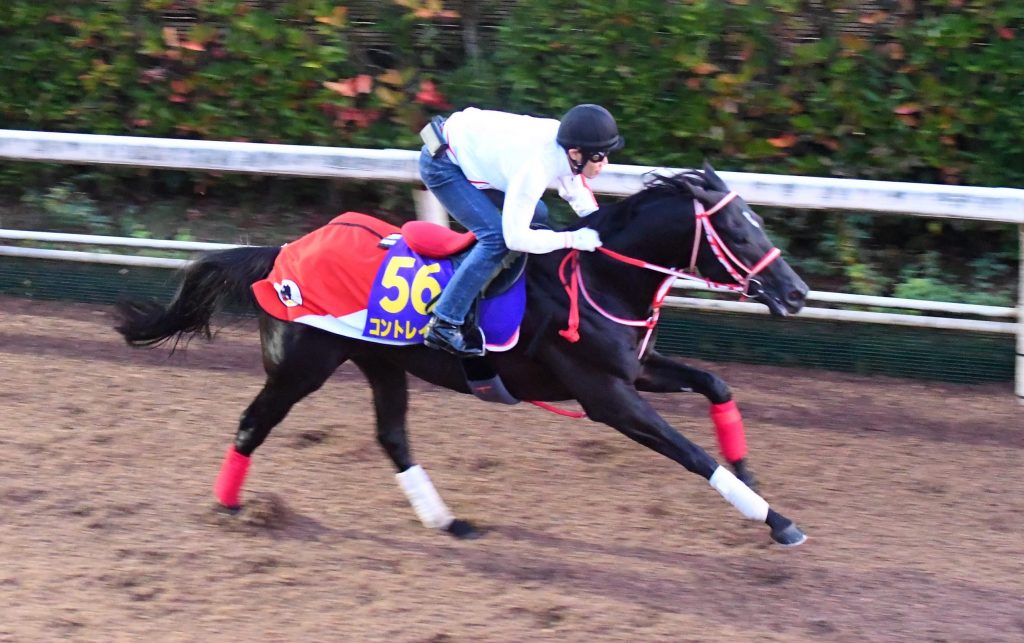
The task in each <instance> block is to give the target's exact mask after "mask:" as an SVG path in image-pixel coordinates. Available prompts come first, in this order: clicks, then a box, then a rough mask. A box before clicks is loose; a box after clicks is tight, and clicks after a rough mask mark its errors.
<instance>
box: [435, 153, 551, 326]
mask: <svg viewBox="0 0 1024 643" xmlns="http://www.w3.org/2000/svg"><path fill="white" fill-rule="evenodd" d="M420 178H422V179H423V183H424V184H425V185H426V186H427V189H429V190H430V191H431V192H433V193H434V196H436V197H437V200H438V201H440V202H441V205H443V206H444V208H445V210H447V211H448V213H449V214H451V215H452V217H454V218H455V220H456V221H458V222H459V223H461V224H462V225H463V227H465V228H466V229H467V230H469V231H471V232H472V233H473V234H475V235H476V239H477V242H476V245H474V246H473V249H472V250H470V252H469V255H467V256H466V258H465V259H464V260H463V262H462V264H461V265H460V266H459V269H458V270H457V271H456V272H455V274H454V275H453V276H452V279H451V281H449V282H448V285H447V286H445V288H444V292H442V293H441V297H440V298H439V299H438V300H437V305H436V306H435V307H434V315H435V316H436V317H437V318H438V319H441V320H444V321H446V322H448V323H451V324H462V323H463V322H464V321H465V320H466V314H467V313H468V312H469V308H470V306H472V305H473V300H474V299H476V296H477V295H478V294H480V291H481V290H483V288H484V286H486V285H487V282H488V281H490V279H491V277H493V276H494V274H495V273H496V272H497V271H498V268H499V267H500V266H501V260H502V259H504V258H505V255H507V254H508V253H509V250H508V247H507V246H506V245H505V236H504V234H503V233H502V231H501V207H502V204H503V203H504V201H505V193H504V192H500V191H498V190H479V189H477V188H475V187H473V184H472V183H470V182H469V179H467V178H466V175H465V174H463V173H462V169H461V168H460V167H459V166H458V165H456V164H455V163H452V162H451V160H449V159H448V155H447V154H442V155H441V156H440V157H439V158H432V157H431V156H430V154H429V153H428V152H427V150H426V148H424V149H423V151H422V152H421V153H420ZM547 219H548V209H547V206H546V205H544V203H543V202H542V201H538V202H537V208H536V209H535V210H534V213H533V222H534V223H535V224H543V225H547Z"/></svg>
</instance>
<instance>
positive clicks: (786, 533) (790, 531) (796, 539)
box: [772, 522, 807, 547]
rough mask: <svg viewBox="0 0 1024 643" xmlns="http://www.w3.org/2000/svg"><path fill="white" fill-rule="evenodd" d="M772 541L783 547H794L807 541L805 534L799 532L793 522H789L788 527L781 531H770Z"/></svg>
mask: <svg viewBox="0 0 1024 643" xmlns="http://www.w3.org/2000/svg"><path fill="white" fill-rule="evenodd" d="M772 540H774V541H775V542H777V543H779V544H780V545H782V546H783V547H796V546H797V545H802V544H804V543H805V542H806V541H807V534H805V533H804V532H802V531H800V528H799V527H797V526H796V523H795V522H790V523H789V525H787V526H786V527H783V528H782V529H774V530H772Z"/></svg>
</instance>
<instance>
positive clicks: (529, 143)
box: [444, 107, 598, 254]
mask: <svg viewBox="0 0 1024 643" xmlns="http://www.w3.org/2000/svg"><path fill="white" fill-rule="evenodd" d="M557 133H558V121H557V120H555V119H552V118H534V117H532V116H522V115H519V114H509V113H507V112H498V111H492V110H483V109H477V108H475V107H470V108H467V109H464V110H462V111H461V112H456V113H454V114H452V115H451V116H450V117H449V118H448V120H447V121H445V126H444V134H445V138H446V139H447V141H448V158H449V159H451V160H452V162H454V163H456V164H457V165H458V166H459V167H460V168H461V169H462V172H463V173H464V174H465V175H466V178H468V179H469V181H470V183H472V184H473V185H475V186H476V187H477V188H479V189H481V190H486V189H495V190H500V191H502V192H504V193H505V205H504V207H503V209H502V227H501V229H502V234H503V235H504V237H505V245H506V246H508V248H509V249H510V250H516V251H519V252H530V253H535V254H541V253H545V252H551V251H552V250H558V249H561V248H568V247H569V245H570V243H571V233H570V232H555V231H553V230H531V229H530V221H531V220H532V219H533V211H534V208H535V207H536V205H537V201H539V200H540V198H541V197H542V196H543V195H544V190H545V189H547V187H548V186H549V185H551V184H552V183H554V184H555V185H556V186H557V188H558V195H559V196H560V197H562V198H563V199H565V200H566V201H567V202H568V203H569V205H570V206H572V209H573V210H574V211H575V212H576V214H577V215H579V216H581V217H585V216H587V215H588V214H590V213H591V212H593V211H595V210H597V208H598V205H597V199H595V198H594V193H593V192H592V191H591V190H590V188H589V187H588V186H587V183H586V179H584V178H583V176H582V175H579V174H573V172H572V167H571V166H570V165H569V159H568V157H567V156H566V151H565V149H564V148H562V146H561V145H559V144H558V143H557V142H556V141H555V136H556V135H557Z"/></svg>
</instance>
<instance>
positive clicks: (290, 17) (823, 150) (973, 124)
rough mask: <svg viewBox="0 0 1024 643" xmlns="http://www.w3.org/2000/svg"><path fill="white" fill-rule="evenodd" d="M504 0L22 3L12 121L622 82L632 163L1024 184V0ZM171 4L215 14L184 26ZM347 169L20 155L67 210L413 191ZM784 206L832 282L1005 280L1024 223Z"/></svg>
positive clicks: (117, 121) (238, 130)
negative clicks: (71, 160) (282, 173)
mask: <svg viewBox="0 0 1024 643" xmlns="http://www.w3.org/2000/svg"><path fill="white" fill-rule="evenodd" d="M495 4H496V3H494V2H484V3H474V2H472V1H470V0H450V1H448V2H442V1H441V0H381V1H380V2H375V3H367V2H360V3H357V2H347V3H346V2H342V1H341V0H261V1H246V2H239V1H237V0H105V1H102V2H100V1H96V2H83V1H74V2H68V1H66V0H8V1H7V2H4V3H3V4H2V6H0V37H2V38H3V40H4V43H5V55H4V56H3V57H2V58H0V87H3V88H4V91H3V92H0V127H6V128H14V129H35V130H51V131H81V132H92V133H110V134H130V135H141V136H169V137H179V138H182V137H183V138H204V139H219V140H250V141H264V142H281V143H295V144H316V145H339V146H354V147H400V148H415V147H416V146H417V145H418V139H417V136H416V132H417V131H418V129H419V127H420V126H421V125H422V124H423V123H424V122H425V121H426V120H427V119H428V118H429V116H430V115H431V114H433V113H438V112H446V111H449V110H450V109H452V108H453V106H463V105H467V104H477V105H480V106H483V107H493V108H500V109H507V110H514V111H522V112H526V113H533V114H537V115H544V116H553V117H557V116H558V115H560V114H561V113H563V112H564V111H565V110H567V109H568V108H569V107H570V106H572V105H573V104H575V103H578V102H599V103H602V104H604V105H606V106H607V107H609V108H610V109H611V110H612V111H613V113H615V114H616V116H617V117H618V118H619V120H620V124H621V127H622V129H623V131H624V133H625V135H626V139H627V142H628V146H627V148H626V149H625V150H624V151H623V152H622V153H621V154H620V155H618V156H617V157H616V159H615V160H616V161H617V162H625V163H636V164H650V165H658V166H677V167H679V166H681V167H693V166H697V165H698V164H699V163H700V161H701V160H702V159H703V158H705V157H707V158H710V159H711V160H712V161H713V162H714V163H715V164H716V166H719V167H720V169H724V170H738V171H748V172H772V173H784V174H802V175H816V176H837V177H856V178H866V179H881V180H899V181H912V182H936V183H965V184H971V185H994V186H1019V185H1022V184H1024V152H1022V151H1021V149H1022V148H1021V143H1020V142H1021V141H1022V140H1024V119H1022V118H1020V115H1021V111H1020V110H1021V108H1020V105H1021V103H1022V99H1024V31H1022V30H1021V28H1020V25H1021V24H1024V4H1021V3H1019V2H1014V1H1011V0H917V1H914V2H911V1H910V0H885V1H880V2H872V3H864V2H858V1H855V0H819V1H815V2H809V1H804V0H674V1H671V2H665V1H664V0H608V1H606V2H600V3H598V2H591V3H580V2H575V1H570V0H519V1H518V2H516V3H514V10H513V11H512V12H511V14H510V15H508V16H507V17H505V18H503V19H502V20H501V21H500V24H498V25H497V29H496V30H493V32H487V34H489V35H487V37H486V38H482V37H481V34H483V33H484V32H483V31H480V29H479V25H480V16H481V14H482V12H484V11H486V10H487V8H488V7H493V6H494V5H495ZM501 4H502V6H508V5H509V4H510V3H508V2H505V3H501ZM869 6H870V7H871V8H865V7H869ZM482 7H483V8H482ZM878 7H881V9H878ZM360 12H361V13H360ZM172 13H173V14H175V15H188V16H190V17H191V18H192V20H191V21H190V22H189V23H188V24H189V25H190V26H188V27H187V28H185V27H183V28H174V27H172V26H171V25H170V24H169V23H168V22H167V19H166V16H167V15H168V14H172ZM357 13H359V15H358V16H356V14H357ZM382 43H383V44H382ZM104 176H105V177H107V178H102V177H104ZM110 177H113V178H110ZM327 183H328V182H317V183H316V186H317V187H314V186H313V185H312V184H310V183H300V182H295V183H291V184H289V188H290V189H289V190H282V189H281V185H282V184H281V183H279V182H273V181H268V180H267V179H265V178H261V177H244V176H233V177H219V176H212V175H209V174H202V175H201V174H191V173H181V172H177V173H171V172H162V173H157V172H151V171H136V170H119V171H117V172H105V173H101V172H95V171H94V170H86V171H85V173H84V175H83V172H82V170H81V169H77V168H75V169H72V168H66V167H53V166H43V165H35V166H33V168H32V169H31V170H25V169H23V168H21V167H13V166H11V165H8V164H4V165H3V166H0V188H3V189H6V190H7V191H8V192H13V193H15V194H18V195H21V194H23V193H24V192H25V191H26V190H28V191H32V193H33V194H34V195H35V196H32V197H30V198H29V199H28V201H30V202H31V203H30V205H32V204H35V206H38V207H40V208H42V209H43V211H46V212H49V215H48V216H50V217H51V218H52V217H56V216H57V215H56V214H55V213H56V212H57V211H64V212H65V215H61V216H66V217H70V218H72V219H75V220H76V221H78V224H79V225H81V224H83V222H84V223H85V224H87V225H94V226H96V227H97V230H98V229H100V228H102V227H103V225H104V224H103V222H102V221H99V220H96V219H93V220H92V223H89V221H90V219H89V216H88V215H87V214H83V213H85V212H87V210H88V205H87V202H85V201H82V200H80V197H78V196H76V194H77V193H78V192H81V193H82V194H87V195H90V196H89V198H94V199H99V198H107V197H111V196H112V197H116V198H120V199H138V198H139V194H140V193H148V194H158V195H163V197H168V196H172V197H181V196H186V197H188V198H199V197H201V196H203V195H210V196H216V197H217V198H219V199H221V200H223V201H229V200H230V199H231V198H233V197H234V195H236V194H237V195H238V198H239V199H241V200H242V202H243V203H246V202H248V203H261V202H264V201H267V200H271V199H274V200H276V199H284V200H289V199H296V200H297V201H300V202H301V201H309V200H310V199H312V200H315V199H317V198H327V197H323V196H322V195H320V196H318V195H317V194H316V192H317V190H319V191H321V192H330V194H332V195H333V196H332V197H330V198H329V199H328V200H330V201H332V202H333V201H338V200H339V199H338V198H334V197H336V196H337V195H338V194H341V195H342V197H341V198H340V200H342V201H348V202H351V201H353V200H356V201H359V202H360V203H371V204H375V205H377V207H378V208H379V209H384V210H391V211H392V212H400V211H403V210H404V211H410V210H411V205H410V201H409V199H408V197H407V195H405V196H401V195H399V194H398V193H397V192H396V191H395V188H394V187H393V186H391V187H388V186H381V185H371V186H363V185H357V186H352V185H345V186H337V185H329V190H324V189H323V186H324V185H325V184H327ZM69 185H74V186H76V187H75V189H74V190H71V192H70V193H67V194H65V193H63V192H61V190H65V189H66V188H67V186H69ZM190 193H191V194H190ZM40 195H41V196H40ZM246 200H248V201H246ZM35 206H34V207H35ZM44 206H45V207H44ZM76 208H77V210H76ZM74 212H78V214H73V213H74ZM76 217H77V219H76ZM769 219H770V221H769V225H770V227H771V229H772V230H773V233H774V234H775V236H776V238H777V240H778V242H779V244H780V245H781V246H783V247H784V248H785V249H786V251H787V255H788V256H792V257H794V259H795V261H794V263H796V264H797V266H798V267H800V268H801V269H803V270H805V271H808V272H810V274H811V275H812V277H813V280H814V281H815V283H822V282H824V283H833V282H834V283H835V285H836V286H837V287H846V288H851V289H853V290H854V291H856V292H864V293H872V294H885V293H891V292H894V291H899V292H917V291H918V290H920V289H921V288H930V287H932V286H931V285H934V284H943V283H950V284H952V283H959V284H970V287H972V288H974V287H977V288H980V289H982V290H984V291H986V292H992V293H997V292H998V291H999V290H1000V289H1003V290H1006V289H1007V287H1008V284H1010V283H1012V280H1013V279H1014V274H1015V273H1014V266H1013V263H1014V261H1015V260H1016V259H1017V257H1016V252H1017V250H1016V235H1015V233H1014V231H1013V230H1011V229H1009V226H1002V227H993V226H991V225H988V224H976V223H965V222H941V221H934V220H925V219H920V220H919V219H912V218H908V217H896V218H888V217H884V216H867V215H864V216H860V215H856V214H853V215H849V214H847V215H843V216H836V215H831V214H828V213H800V212H796V213H794V212H792V211H787V212H786V214H785V217H779V216H774V217H772V216H770V217H769ZM191 223H192V222H186V225H190V224H191ZM929 262H931V263H929ZM979 262H980V263H979ZM929 270H932V272H930V273H929V272H928V271H929ZM935 270H938V272H935ZM908 271H909V272H908ZM915 271H916V273H915ZM911 273H915V274H916V275H917V276H912V275H911ZM922 279H923V280H924V281H920V280H922Z"/></svg>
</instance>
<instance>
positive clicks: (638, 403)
mask: <svg viewBox="0 0 1024 643" xmlns="http://www.w3.org/2000/svg"><path fill="white" fill-rule="evenodd" d="M583 380H587V381H583ZM573 388H574V391H576V392H577V393H578V395H577V400H578V401H579V402H580V404H582V405H583V409H584V410H585V411H586V413H587V415H588V416H589V417H590V418H591V419H593V420H595V421H597V422H602V423H604V424H607V425H609V426H611V427H612V428H614V429H616V430H617V431H619V432H621V433H623V434H624V435H626V436H627V437H629V438H630V439H632V440H635V441H636V442H639V443H640V444H642V445H644V446H646V447H647V448H649V449H652V450H654V451H657V452H658V453H660V454H662V455H664V456H666V457H668V458H670V459H672V460H674V461H675V462H678V463H679V464H681V465H683V466H684V467H685V468H686V469H687V470H688V471H692V472H693V473H696V474H697V475H699V476H701V477H703V478H704V479H706V480H707V481H708V482H709V483H710V484H711V486H712V487H714V488H715V490H716V491H718V492H719V493H720V494H721V495H722V497H724V498H725V499H726V500H728V501H729V503H731V504H732V505H733V506H734V507H736V509H738V510H739V511H740V513H742V514H743V515H744V516H746V517H747V518H750V519H751V520H757V521H760V522H764V523H765V524H767V525H768V526H769V527H770V528H771V536H772V539H773V540H775V541H776V542H778V543H780V544H783V545H799V544H801V543H802V542H804V540H806V538H807V537H806V536H805V535H804V534H803V532H802V531H800V529H799V528H798V527H797V526H796V525H795V524H794V523H793V522H792V521H791V520H789V519H788V518H786V517H785V516H783V515H782V514H779V513H778V512H776V511H774V510H773V509H771V508H770V507H769V506H768V503H767V501H765V499H764V498H762V497H761V496H760V495H758V494H757V492H756V491H754V490H753V489H751V488H750V487H749V486H748V485H747V484H745V483H744V482H743V481H742V480H740V479H739V478H737V477H736V476H735V475H733V474H732V473H731V472H730V471H729V470H728V469H726V468H725V467H722V466H719V465H718V463H717V462H715V460H714V458H712V457H711V456H710V455H709V454H708V453H707V452H706V451H704V449H702V448H700V446H698V445H697V444H694V443H693V442H691V441H690V440H688V439H687V438H686V437H684V436H683V435H682V434H680V433H679V432H678V431H676V430H675V429H674V428H673V427H672V426H671V425H670V424H669V423H668V422H666V421H665V420H664V418H662V417H661V416H660V415H658V413H657V412H656V411H655V410H654V408H653V407H651V405H650V404H649V403H648V402H647V401H646V400H644V399H643V398H642V397H640V395H639V394H638V393H637V391H636V389H635V388H634V387H633V386H631V385H630V383H629V382H628V381H626V380H619V379H613V378H612V377H610V376H606V377H595V376H593V375H589V376H588V377H579V376H578V374H577V378H576V380H575V382H574V386H573Z"/></svg>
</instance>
